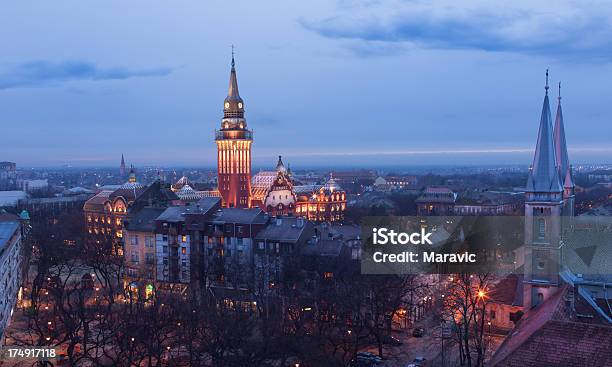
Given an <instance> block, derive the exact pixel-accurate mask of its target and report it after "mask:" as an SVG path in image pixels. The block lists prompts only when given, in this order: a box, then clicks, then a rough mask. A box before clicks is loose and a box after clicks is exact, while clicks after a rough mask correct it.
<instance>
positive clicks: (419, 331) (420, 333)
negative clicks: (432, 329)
mask: <svg viewBox="0 0 612 367" xmlns="http://www.w3.org/2000/svg"><path fill="white" fill-rule="evenodd" d="M424 335H425V329H423V328H422V327H416V328H414V330H413V331H412V336H414V337H415V338H420V337H422V336H424Z"/></svg>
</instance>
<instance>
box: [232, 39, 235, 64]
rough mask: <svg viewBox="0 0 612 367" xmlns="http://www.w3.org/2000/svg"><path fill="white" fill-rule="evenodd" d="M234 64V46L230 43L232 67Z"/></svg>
mask: <svg viewBox="0 0 612 367" xmlns="http://www.w3.org/2000/svg"><path fill="white" fill-rule="evenodd" d="M235 65H236V63H235V62H234V44H233V43H232V67H234V66H235Z"/></svg>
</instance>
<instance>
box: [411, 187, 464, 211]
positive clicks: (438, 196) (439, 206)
mask: <svg viewBox="0 0 612 367" xmlns="http://www.w3.org/2000/svg"><path fill="white" fill-rule="evenodd" d="M456 200H457V194H456V193H455V192H453V190H451V189H449V188H448V187H442V186H427V187H426V188H425V190H423V193H422V194H421V195H420V196H419V197H418V198H417V200H416V204H417V215H424V216H426V215H453V214H454V212H455V202H456Z"/></svg>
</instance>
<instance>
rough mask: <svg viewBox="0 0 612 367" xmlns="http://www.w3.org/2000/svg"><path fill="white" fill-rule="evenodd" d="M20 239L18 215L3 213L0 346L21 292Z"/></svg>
mask: <svg viewBox="0 0 612 367" xmlns="http://www.w3.org/2000/svg"><path fill="white" fill-rule="evenodd" d="M11 217H13V218H11ZM21 241H22V237H21V222H20V219H19V217H17V216H7V215H3V218H1V219H0V346H2V345H3V344H4V336H5V335H4V331H5V330H6V328H7V326H8V323H9V322H10V319H11V316H12V315H13V310H14V307H15V304H16V302H17V299H18V298H19V293H20V292H21V290H20V287H21V275H22V256H23V254H22V243H21Z"/></svg>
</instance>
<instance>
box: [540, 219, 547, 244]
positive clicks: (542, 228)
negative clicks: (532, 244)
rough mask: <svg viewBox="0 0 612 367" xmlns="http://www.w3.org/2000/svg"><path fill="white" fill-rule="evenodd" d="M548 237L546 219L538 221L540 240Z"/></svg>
mask: <svg viewBox="0 0 612 367" xmlns="http://www.w3.org/2000/svg"><path fill="white" fill-rule="evenodd" d="M545 237H546V221H545V220H544V218H540V219H538V239H541V240H542V239H544V238H545Z"/></svg>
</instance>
